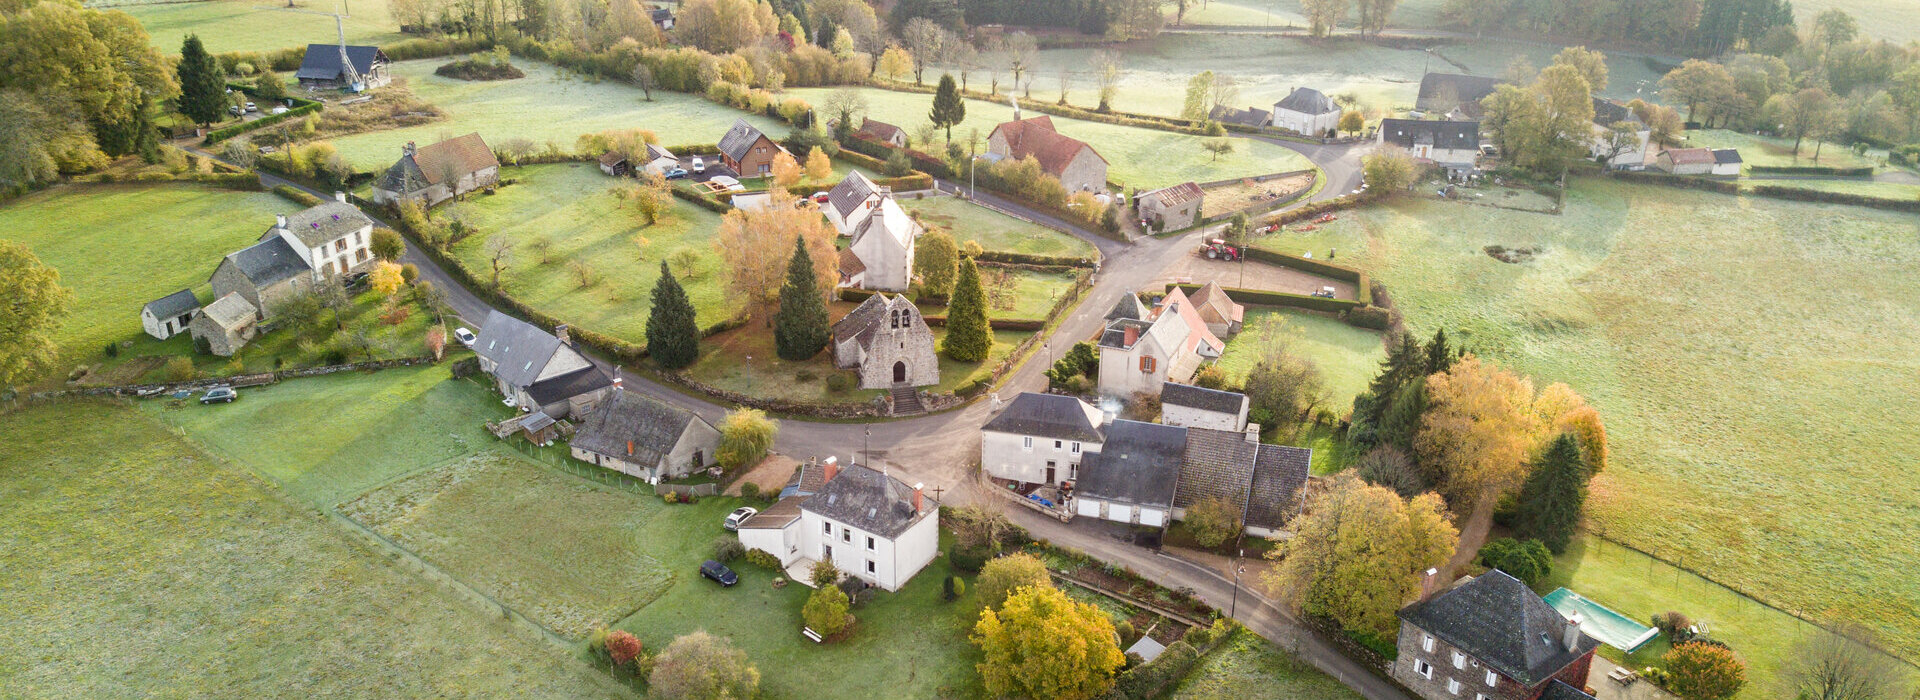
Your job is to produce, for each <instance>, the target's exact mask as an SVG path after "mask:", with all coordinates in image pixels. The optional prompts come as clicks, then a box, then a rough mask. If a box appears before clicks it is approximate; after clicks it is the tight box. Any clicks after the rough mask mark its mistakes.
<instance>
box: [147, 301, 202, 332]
mask: <svg viewBox="0 0 1920 700" xmlns="http://www.w3.org/2000/svg"><path fill="white" fill-rule="evenodd" d="M199 310H200V299H199V298H197V297H195V296H194V295H193V290H191V289H182V290H180V291H177V292H174V293H172V294H168V295H166V296H164V297H160V298H159V299H155V300H153V301H149V302H147V303H146V305H145V306H142V307H140V327H141V328H142V329H144V330H146V332H147V335H150V336H153V337H154V339H156V340H166V339H168V338H171V337H173V336H174V335H176V334H179V333H184V332H186V330H187V324H188V323H189V322H191V321H193V315H194V313H195V312H197V311H199Z"/></svg>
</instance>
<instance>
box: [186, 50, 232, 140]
mask: <svg viewBox="0 0 1920 700" xmlns="http://www.w3.org/2000/svg"><path fill="white" fill-rule="evenodd" d="M176 70H178V71H179V74H180V113H181V114H184V115H187V118H188V119H192V120H193V122H194V123H195V124H199V125H201V126H206V125H208V124H212V123H214V122H217V121H220V119H221V117H222V116H224V115H225V114H226V111H227V82H226V80H224V79H223V78H221V77H220V61H218V60H217V59H215V58H214V57H213V54H209V53H207V47H206V45H204V44H202V43H200V36H199V35H197V34H188V35H187V41H186V43H183V44H181V45H180V66H179V68H178V69H176Z"/></svg>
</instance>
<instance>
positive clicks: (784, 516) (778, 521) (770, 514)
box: [740, 496, 807, 530]
mask: <svg viewBox="0 0 1920 700" xmlns="http://www.w3.org/2000/svg"><path fill="white" fill-rule="evenodd" d="M805 500H807V497H806V496H788V497H785V498H782V499H780V500H779V501H777V502H775V503H774V504H773V505H771V506H767V508H766V510H762V511H760V512H759V513H757V514H755V515H754V516H753V517H751V518H747V519H746V520H745V521H743V522H741V523H740V529H742V530H778V529H781V528H784V527H786V526H788V525H791V524H793V521H795V520H799V519H800V503H801V502H802V501H805Z"/></svg>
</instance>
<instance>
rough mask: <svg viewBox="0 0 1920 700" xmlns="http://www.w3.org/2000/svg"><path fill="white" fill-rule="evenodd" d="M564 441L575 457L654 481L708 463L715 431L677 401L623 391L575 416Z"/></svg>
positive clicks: (615, 391) (716, 439)
mask: <svg viewBox="0 0 1920 700" xmlns="http://www.w3.org/2000/svg"><path fill="white" fill-rule="evenodd" d="M580 421H581V422H580V431H579V432H578V433H575V434H574V436H573V441H572V442H571V444H570V445H569V447H570V448H571V450H572V452H573V457H574V459H578V460H581V461H583V462H592V463H594V464H597V465H599V466H603V467H606V468H608V469H612V470H614V471H617V472H620V473H622V474H626V475H628V476H632V477H634V478H638V479H645V480H647V482H649V483H658V482H659V481H661V480H664V479H674V478H678V477H682V476H686V475H688V474H692V473H693V472H695V471H698V470H701V469H705V468H707V467H710V466H713V463H714V450H715V448H717V447H718V446H719V445H720V431H718V430H715V429H714V427H713V424H711V423H708V422H707V421H706V420H705V419H703V418H701V417H699V416H696V415H694V414H693V412H692V411H688V410H686V409H684V408H680V407H678V406H670V405H667V404H665V403H662V402H660V401H656V400H654V399H651V398H648V397H646V396H641V395H640V394H639V393H637V392H632V391H622V390H621V389H620V386H619V384H618V383H616V384H615V385H614V389H613V393H612V394H611V395H609V396H608V397H607V398H606V399H605V400H603V401H601V402H600V405H599V406H598V407H596V408H594V409H593V411H592V412H591V413H588V414H586V415H585V416H584V417H582V418H581V419H580Z"/></svg>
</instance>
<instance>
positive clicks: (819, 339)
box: [773, 236, 831, 362]
mask: <svg viewBox="0 0 1920 700" xmlns="http://www.w3.org/2000/svg"><path fill="white" fill-rule="evenodd" d="M829 333H831V330H829V329H828V328H827V302H826V301H825V300H823V299H821V298H820V280H819V278H817V277H815V276H814V274H813V256H812V255H809V254H808V253H807V244H806V240H805V239H802V238H800V237H799V236H795V237H794V238H793V258H791V259H790V260H789V261H788V262H787V283H786V284H784V285H781V286H780V313H778V314H776V315H775V316H774V317H773V344H774V348H775V350H776V351H777V352H778V353H779V354H780V358H781V359H783V360H793V361H796V362H797V361H799V360H804V359H807V358H809V357H813V356H814V355H817V354H819V353H820V349H821V348H824V347H826V346H827V337H828V334H829Z"/></svg>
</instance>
